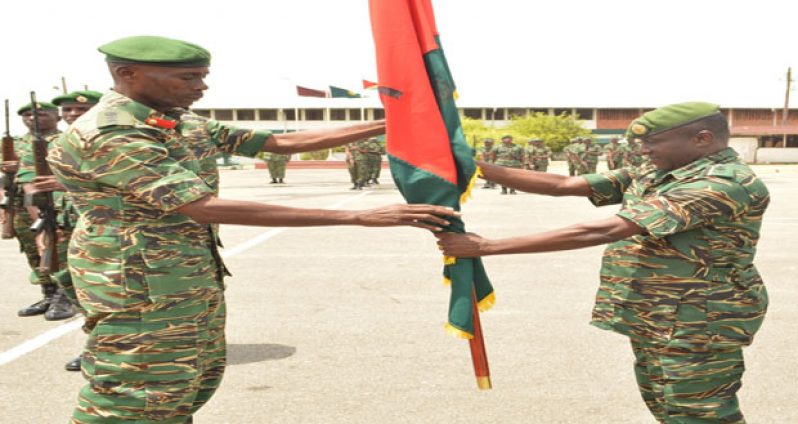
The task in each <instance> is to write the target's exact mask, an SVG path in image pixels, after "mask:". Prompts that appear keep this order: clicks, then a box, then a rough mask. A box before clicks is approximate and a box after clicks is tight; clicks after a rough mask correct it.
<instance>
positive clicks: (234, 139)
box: [207, 120, 272, 158]
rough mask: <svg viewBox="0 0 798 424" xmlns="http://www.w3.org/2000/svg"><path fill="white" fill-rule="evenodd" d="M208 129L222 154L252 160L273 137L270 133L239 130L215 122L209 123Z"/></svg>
mask: <svg viewBox="0 0 798 424" xmlns="http://www.w3.org/2000/svg"><path fill="white" fill-rule="evenodd" d="M207 129H208V132H209V133H210V134H211V137H212V138H213V140H214V142H215V143H216V145H217V146H219V149H220V150H221V151H222V152H224V153H229V154H234V155H240V156H247V157H251V158H253V157H255V155H257V154H258V153H260V152H261V151H262V150H263V145H264V144H266V140H268V139H269V137H271V136H272V133H271V132H270V131H261V130H245V129H239V128H235V127H231V126H227V125H224V124H222V123H221V122H219V121H214V120H209V121H208V123H207Z"/></svg>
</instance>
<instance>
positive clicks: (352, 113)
mask: <svg viewBox="0 0 798 424" xmlns="http://www.w3.org/2000/svg"><path fill="white" fill-rule="evenodd" d="M361 115H362V114H361V113H360V109H349V120H350V121H359V120H361V119H363V118H362V116H361Z"/></svg>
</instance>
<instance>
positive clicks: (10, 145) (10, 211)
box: [0, 99, 19, 239]
mask: <svg viewBox="0 0 798 424" xmlns="http://www.w3.org/2000/svg"><path fill="white" fill-rule="evenodd" d="M5 115H6V131H5V133H4V134H3V145H2V154H3V162H17V161H19V158H18V157H17V154H16V152H14V138H13V137H11V130H10V128H9V124H8V99H6V101H5ZM15 175H16V172H3V173H2V175H0V187H2V194H3V198H2V200H0V208H2V209H3V211H4V212H5V221H3V228H2V234H0V238H3V239H11V238H14V237H15V236H16V233H15V232H14V193H15V192H16V185H15V184H14V177H15Z"/></svg>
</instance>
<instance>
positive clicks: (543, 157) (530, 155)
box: [526, 138, 551, 172]
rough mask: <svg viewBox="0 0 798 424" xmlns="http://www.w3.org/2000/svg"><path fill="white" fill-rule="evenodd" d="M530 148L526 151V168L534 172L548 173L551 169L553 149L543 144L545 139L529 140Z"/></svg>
mask: <svg viewBox="0 0 798 424" xmlns="http://www.w3.org/2000/svg"><path fill="white" fill-rule="evenodd" d="M529 144H530V146H529V147H528V148H527V150H526V167H527V169H531V170H533V171H538V172H546V171H547V170H548V169H549V159H550V158H551V149H550V148H549V147H548V146H546V145H545V144H544V143H543V139H540V138H533V139H531V140H529Z"/></svg>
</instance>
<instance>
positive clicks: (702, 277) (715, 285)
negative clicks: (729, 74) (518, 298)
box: [439, 102, 770, 423]
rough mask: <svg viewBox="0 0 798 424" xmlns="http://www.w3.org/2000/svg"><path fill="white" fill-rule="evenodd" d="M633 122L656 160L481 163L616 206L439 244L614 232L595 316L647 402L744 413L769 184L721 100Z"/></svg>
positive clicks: (714, 418)
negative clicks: (568, 170)
mask: <svg viewBox="0 0 798 424" xmlns="http://www.w3.org/2000/svg"><path fill="white" fill-rule="evenodd" d="M629 132H630V133H632V134H633V135H634V136H635V137H637V138H639V139H640V140H641V143H642V144H641V152H642V153H643V154H645V155H647V156H648V157H649V159H650V160H651V163H652V165H653V166H650V167H643V168H623V169H619V170H615V171H608V172H606V173H603V174H590V175H585V176H584V177H571V178H569V177H563V176H558V175H553V174H544V173H536V172H530V171H523V170H515V169H507V168H499V167H495V166H492V165H490V164H484V163H483V164H480V166H482V171H483V172H484V173H485V177H486V178H490V179H492V180H495V181H497V182H499V183H500V184H504V185H507V186H512V187H516V188H518V189H519V190H523V191H527V192H530V193H538V194H547V195H551V196H583V197H587V198H588V199H589V200H590V201H591V202H592V203H593V204H595V205H597V206H601V205H609V204H619V203H621V204H622V206H621V209H620V211H619V212H618V213H617V214H616V215H614V216H613V217H611V218H608V219H604V220H601V221H596V222H588V223H583V224H577V225H574V226H571V227H567V228H564V229H559V230H554V231H549V232H545V233H540V234H533V235H526V236H519V237H514V238H508V239H498V240H491V239H486V238H482V237H480V236H478V235H476V234H453V233H441V234H440V235H439V245H440V248H441V249H442V250H443V252H444V254H446V255H449V256H455V257H475V256H485V255H498V254H509V253H537V252H546V251H557V250H569V249H578V248H583V247H588V246H595V245H599V244H605V243H609V245H608V246H607V248H606V250H605V252H604V257H603V261H602V267H601V283H600V286H599V290H598V294H597V295H596V305H595V308H594V309H593V320H592V324H593V325H595V326H597V327H599V328H602V329H607V330H611V331H615V332H618V333H620V334H623V335H626V336H628V337H629V339H630V341H631V345H632V351H633V353H634V356H635V358H636V360H635V364H634V370H635V376H636V378H637V383H638V387H639V390H640V393H641V394H642V397H643V400H644V401H645V403H646V405H647V406H648V408H649V409H650V411H651V413H652V414H653V415H654V417H655V418H656V419H657V420H658V421H659V422H661V423H744V422H745V421H744V418H743V414H742V413H741V412H740V408H739V405H738V401H737V391H738V390H739V389H740V386H741V379H742V375H743V371H744V369H745V367H744V365H743V354H742V348H743V346H747V345H749V344H751V342H752V341H753V338H754V335H755V333H756V332H757V330H758V329H759V327H760V325H761V324H762V321H763V319H764V316H765V310H766V308H767V304H768V296H767V291H766V290H765V286H764V285H763V282H762V279H761V278H760V276H759V273H758V272H757V269H756V267H755V266H754V263H753V261H754V255H755V253H756V244H757V241H758V239H759V231H760V227H761V225H762V217H763V215H764V213H765V209H766V208H767V206H768V203H769V201H770V196H769V194H768V190H767V188H766V187H765V185H764V184H763V183H762V181H761V180H759V178H757V176H756V175H754V173H753V171H751V169H750V168H749V167H748V166H746V165H745V164H744V163H743V162H742V161H741V159H740V157H739V156H738V155H737V153H735V152H734V150H732V149H731V148H730V147H729V146H728V140H729V126H728V122H727V121H726V118H725V117H724V116H723V114H722V113H720V111H719V108H718V106H717V105H713V104H708V103H699V102H692V103H680V104H675V105H670V106H665V107H662V108H660V109H656V110H654V111H651V112H648V113H646V114H644V115H643V116H641V117H640V118H638V119H636V120H635V121H633V122H632V124H631V126H630V128H629ZM608 383H609V382H608Z"/></svg>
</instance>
